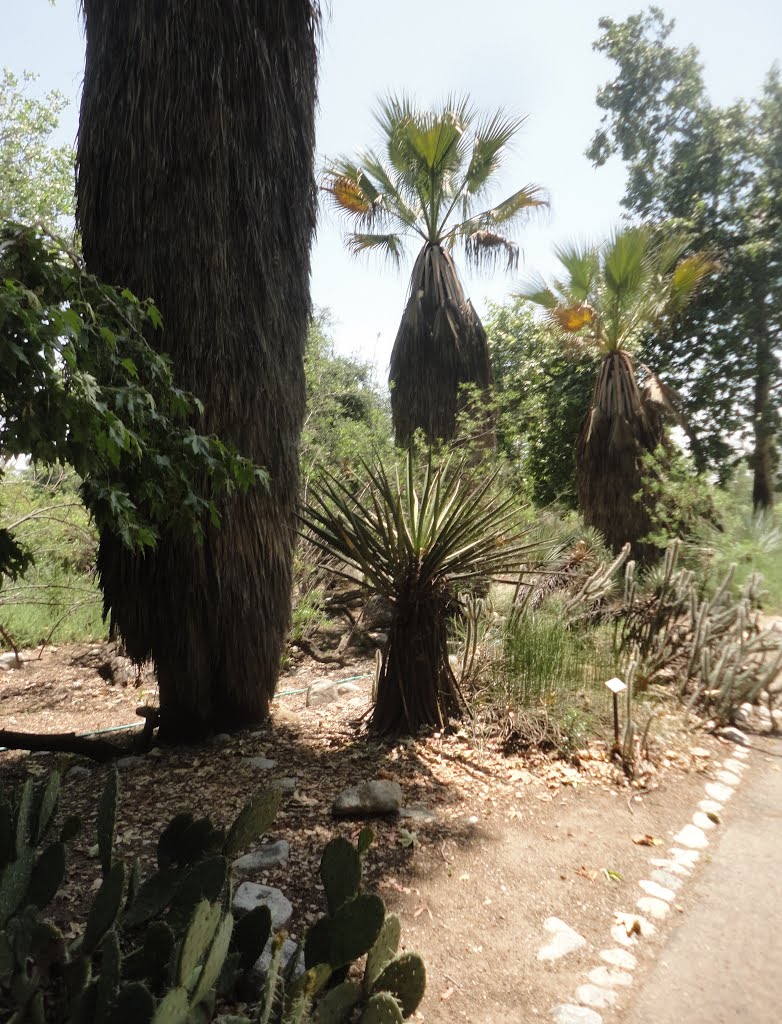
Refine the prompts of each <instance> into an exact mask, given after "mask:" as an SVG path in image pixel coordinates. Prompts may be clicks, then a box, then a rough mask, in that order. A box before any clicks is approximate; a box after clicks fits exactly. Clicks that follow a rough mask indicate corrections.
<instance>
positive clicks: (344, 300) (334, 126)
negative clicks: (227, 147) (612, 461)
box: [0, 0, 782, 377]
mask: <svg viewBox="0 0 782 1024" xmlns="http://www.w3.org/2000/svg"><path fill="white" fill-rule="evenodd" d="M658 5H659V6H662V7H663V8H664V10H665V12H666V15H667V16H669V17H674V18H675V19H676V22H677V27H676V31H675V35H674V42H675V43H677V44H679V45H686V44H688V43H694V44H695V46H696V47H697V48H698V49H699V50H700V53H701V59H702V61H703V63H704V67H705V76H706V81H707V84H708V87H709V89H710V91H711V94H712V97H713V99H714V100H715V101H716V102H719V103H726V102H729V101H731V100H733V99H735V98H737V97H739V96H747V97H749V96H752V95H755V94H757V92H758V90H759V88H760V85H761V83H762V80H763V77H764V75H765V73H766V71H767V70H768V68H769V67H770V66H771V64H772V63H773V62H774V61H775V60H782V3H779V2H778V0H743V2H742V3H740V4H737V3H736V2H735V0H730V2H728V0H675V2H673V0H672V2H669V3H664V2H662V0H660V2H659V4H658ZM645 6H647V5H645V4H643V3H641V2H640V0H634V2H630V3H628V2H624V0H548V3H545V4H541V3H539V2H537V3H534V4H532V3H525V2H524V0H395V2H394V3H393V4H379V3H372V2H371V0H370V2H367V0H332V2H331V4H330V8H331V12H330V16H329V17H328V18H327V20H326V22H325V25H324V40H323V49H322V59H321V74H320V116H319V125H318V154H319V156H318V160H319V164H320V163H321V162H322V159H323V157H324V156H326V155H329V156H333V155H336V154H339V153H353V152H354V151H355V150H356V149H358V148H360V147H363V146H365V145H367V144H370V143H373V142H374V141H375V134H374V133H375V129H374V126H373V123H372V117H371V110H372V106H373V104H374V101H375V98H376V97H377V96H378V95H379V94H382V93H385V92H388V91H391V90H394V91H401V90H405V91H407V92H410V93H413V94H415V95H416V96H417V97H418V99H419V100H420V101H421V103H423V104H426V103H430V102H435V101H437V100H439V99H441V98H442V97H443V96H444V95H445V94H447V93H449V92H459V93H461V92H468V93H469V94H470V95H471V97H472V99H473V100H474V102H475V103H476V104H477V105H479V106H480V107H482V108H485V109H494V108H496V107H498V106H504V107H506V108H507V109H508V110H509V111H510V112H512V113H514V114H523V115H526V116H527V121H526V124H525V127H524V129H523V130H522V132H521V134H520V136H519V138H518V141H517V144H516V146H515V149H514V152H513V154H512V156H511V158H510V159H509V161H508V163H507V166H506V168H505V170H504V172H503V176H502V179H501V183H500V188H499V189H498V192H497V194H496V196H494V197H492V198H495V199H501V198H504V196H505V195H507V194H509V193H511V192H513V191H515V189H517V188H519V187H520V186H521V185H525V184H527V183H529V182H536V183H538V184H541V185H543V186H545V188H546V189H547V190H548V192H549V194H550V196H551V211H550V213H549V214H548V215H545V216H543V217H542V218H541V219H540V220H539V221H538V222H537V223H531V224H530V225H529V226H528V227H527V228H525V229H524V231H523V233H522V234H521V235H520V236H519V241H520V243H521V246H522V249H523V253H524V257H525V262H524V267H523V271H542V272H543V273H546V272H548V271H550V270H551V269H552V267H553V265H554V260H553V258H552V255H551V250H552V247H553V245H554V244H555V243H556V242H557V241H559V240H562V239H567V238H574V237H579V238H583V237H590V238H601V237H602V236H604V235H605V234H606V233H607V231H608V230H610V228H611V226H612V225H613V224H614V223H615V222H616V220H617V219H618V217H619V213H620V208H619V200H620V198H621V195H622V191H623V173H622V168H621V165H620V164H618V163H614V164H613V165H609V166H607V167H604V168H601V169H600V170H597V171H596V170H593V169H592V167H591V165H590V164H589V162H588V161H587V160H586V158H585V157H584V156H583V152H584V150H585V148H586V147H587V145H588V144H589V141H590V139H591V137H592V134H593V132H594V131H595V129H596V127H597V125H598V121H599V111H598V109H597V107H596V105H595V93H596V90H597V87H598V86H599V85H600V84H602V83H603V82H605V81H606V80H607V79H608V78H610V77H613V74H614V68H613V65H612V64H610V63H609V62H607V61H605V60H603V59H602V58H599V57H598V56H597V55H596V54H594V53H593V52H592V42H593V41H594V39H595V38H596V37H597V35H598V27H597V22H598V18H600V17H601V16H602V15H610V16H611V17H613V18H616V19H622V18H625V17H627V16H628V15H630V14H635V13H637V12H638V11H639V10H641V9H642V8H643V7H645ZM83 60H84V40H83V35H82V29H81V21H80V17H79V15H78V3H77V0H57V3H56V6H55V7H51V6H50V5H49V3H48V0H0V64H2V65H4V66H7V67H9V68H11V70H13V71H14V72H16V73H20V72H21V71H22V70H29V71H35V72H37V73H38V74H39V75H40V82H39V83H38V85H39V87H40V89H41V91H42V92H43V91H47V90H49V89H54V88H56V89H59V90H60V91H61V92H63V93H65V94H66V95H67V96H69V97H71V99H72V102H71V106H70V107H69V109H68V110H67V111H66V112H65V114H64V116H63V123H62V133H61V135H62V139H63V141H73V140H74V138H75V135H76V129H77V123H78V97H79V91H80V87H81V80H82V69H83ZM409 270H410V265H409V264H407V265H405V266H404V267H403V269H402V270H401V271H395V270H394V269H393V268H391V267H386V266H383V265H381V264H379V263H378V262H376V261H372V260H366V259H364V260H356V259H354V258H353V257H351V256H350V255H349V254H348V253H347V252H346V251H345V250H344V248H343V246H342V243H341V234H340V228H339V225H338V224H336V223H335V222H334V220H333V218H332V215H331V214H330V213H329V211H327V210H323V211H322V213H321V217H320V225H319V229H318V238H317V241H316V243H315V248H314V251H313V273H312V294H313V300H314V302H315V303H316V304H317V305H319V306H327V307H328V308H329V309H330V310H331V312H332V316H333V318H334V333H335V338H336V341H337V346H338V348H339V349H340V350H341V351H344V352H350V353H358V354H360V355H362V356H364V357H365V358H368V359H372V360H374V361H375V362H376V363H377V364H378V369H379V372H380V376H381V377H384V376H385V371H386V368H387V364H388V357H389V354H390V351H391V346H392V345H393V342H394V336H395V334H396V329H397V326H398V323H399V317H400V315H401V312H402V309H403V306H404V302H405V297H406V291H407V276H408V273H409ZM464 281H465V286H466V289H467V292H468V294H469V295H470V296H471V298H472V300H473V302H474V304H475V305H476V307H477V308H478V311H479V313H480V312H482V311H483V310H484V308H485V301H486V299H492V300H494V301H503V300H505V299H506V298H508V297H509V296H510V294H511V292H512V291H513V285H514V279H513V278H512V277H507V276H505V275H503V274H501V273H497V274H496V275H493V276H491V277H486V276H485V275H483V276H479V277H474V276H472V275H469V274H465V275H464ZM516 281H518V278H516Z"/></svg>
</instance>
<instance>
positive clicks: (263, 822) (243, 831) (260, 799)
mask: <svg viewBox="0 0 782 1024" xmlns="http://www.w3.org/2000/svg"><path fill="white" fill-rule="evenodd" d="M281 800H282V791H281V790H279V789H267V790H264V791H263V792H261V793H257V794H256V795H255V796H254V797H253V798H252V800H250V801H249V802H248V803H247V804H245V806H244V807H243V808H242V810H241V811H240V812H239V814H238V816H237V818H236V820H235V821H234V823H233V825H231V828H230V830H229V832H228V836H227V838H226V840H225V845H224V846H223V854H224V855H225V856H226V857H227V858H228V859H229V860H230V859H232V858H233V857H236V856H238V855H239V854H240V853H241V852H242V850H245V849H246V848H247V847H248V846H249V845H250V844H251V843H254V842H255V841H256V840H257V839H259V838H260V837H261V836H262V835H263V834H264V832H267V831H268V829H269V828H271V825H272V822H273V821H274V819H275V818H276V816H277V811H278V810H279V809H280V801H281Z"/></svg>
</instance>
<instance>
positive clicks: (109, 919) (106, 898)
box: [82, 861, 125, 953]
mask: <svg viewBox="0 0 782 1024" xmlns="http://www.w3.org/2000/svg"><path fill="white" fill-rule="evenodd" d="M124 888H125V865H124V864H123V863H122V861H117V863H116V864H113V865H112V867H111V870H110V871H109V873H108V874H107V875H106V877H105V878H104V879H103V882H102V883H101V887H100V889H98V891H97V893H96V894H95V899H94V900H93V901H92V906H91V907H90V912H89V915H88V917H87V925H86V927H85V929H84V941H83V943H82V948H83V950H84V952H85V953H92V951H93V950H94V949H95V948H96V947H97V945H98V943H99V942H100V940H101V939H102V938H103V936H104V935H105V934H106V932H107V931H108V930H109V929H110V928H111V927H112V926H113V925H114V922H115V921H116V920H117V915H118V914H119V909H120V906H121V905H122V892H123V889H124Z"/></svg>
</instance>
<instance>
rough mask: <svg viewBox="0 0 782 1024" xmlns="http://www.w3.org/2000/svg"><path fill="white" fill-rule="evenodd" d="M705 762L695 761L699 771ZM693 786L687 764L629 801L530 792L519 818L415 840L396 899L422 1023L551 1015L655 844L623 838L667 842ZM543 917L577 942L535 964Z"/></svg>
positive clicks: (699, 783)
mask: <svg viewBox="0 0 782 1024" xmlns="http://www.w3.org/2000/svg"><path fill="white" fill-rule="evenodd" d="M707 764H708V759H706V758H704V759H702V763H701V764H699V765H698V767H700V768H703V771H704V773H708V772H707V768H706V765H707ZM703 784H704V775H703V774H701V773H700V772H697V771H696V772H694V773H693V774H691V775H688V776H684V777H679V778H677V779H672V780H671V781H670V782H669V783H668V784H666V785H665V786H664V787H663V788H661V789H659V790H657V791H656V792H654V793H651V794H649V795H647V796H644V797H643V798H641V799H640V800H638V801H636V800H633V799H632V798H631V797H628V794H627V792H626V791H618V790H616V789H614V790H611V789H608V790H597V791H596V790H595V789H594V788H586V787H584V788H583V789H582V788H578V787H576V788H573V787H566V788H564V789H563V790H562V791H561V792H560V793H559V795H557V796H556V797H554V798H553V799H550V800H548V801H546V800H540V799H539V797H540V795H541V794H540V793H537V794H536V793H535V792H534V791H532V792H530V793H528V794H525V797H524V798H523V799H522V800H520V801H519V806H518V810H517V811H516V814H517V816H514V817H511V818H509V815H508V814H507V813H503V812H500V813H496V812H492V813H490V814H488V815H487V814H485V813H484V814H479V816H478V821H477V823H476V824H474V825H473V826H472V834H471V836H470V837H469V838H466V839H465V840H464V841H463V842H461V843H458V844H457V843H455V842H444V843H440V844H439V845H437V846H434V847H432V846H426V847H424V849H422V850H421V851H420V853H417V854H416V860H415V870H414V872H413V874H412V877H411V878H410V879H409V880H408V881H407V882H406V885H407V886H408V887H409V888H410V889H411V891H410V892H409V893H402V894H399V895H398V901H397V902H398V909H399V911H400V913H401V915H402V921H403V930H402V934H403V938H404V940H405V943H406V944H407V945H408V947H409V948H416V949H418V950H420V951H422V952H423V953H424V954H425V957H426V963H427V970H428V976H429V986H428V997H427V999H426V1001H425V1003H424V1005H423V1006H422V1007H421V1010H420V1011H419V1017H420V1019H421V1020H425V1021H431V1022H440V1021H443V1022H445V1021H457V1020H469V1021H471V1022H473V1024H497V1022H498V1021H504V1020H507V1021H513V1020H525V1021H529V1020H532V1019H534V1018H535V1017H538V1016H539V1017H540V1019H541V1020H546V1021H549V1020H550V1019H551V1008H552V1007H553V1006H555V1005H556V1004H558V1003H561V1002H563V1001H567V1000H568V999H569V997H570V996H571V995H572V993H573V991H574V990H575V988H576V987H577V985H579V984H581V983H582V982H584V981H585V977H584V975H585V972H586V971H587V970H589V969H591V968H593V967H594V966H595V965H596V963H597V962H598V961H597V951H598V950H600V949H602V948H604V947H605V946H606V944H607V942H608V941H609V940H608V934H609V930H610V927H611V925H612V924H613V923H614V913H615V911H616V910H617V908H624V909H626V910H627V912H631V911H632V910H633V907H634V904H635V900H636V899H637V897H638V895H639V893H638V892H637V883H638V881H639V879H641V878H644V877H647V876H648V873H649V859H650V857H652V856H654V855H655V852H659V851H655V850H654V849H653V848H650V847H646V846H640V845H636V843H634V842H633V838H634V837H636V838H638V837H640V836H641V835H650V836H653V837H654V838H655V839H660V840H661V841H662V842H663V844H669V843H670V840H671V838H672V836H673V835H674V834H675V833H676V832H677V831H678V829H679V828H680V827H681V825H682V823H683V822H684V821H686V820H687V819H688V818H689V816H690V815H691V813H692V808H693V807H694V805H695V803H696V802H697V800H698V799H699V797H700V796H701V795H702V790H703ZM607 871H610V872H611V873H612V875H611V876H609V875H608V874H607V873H606V872H607ZM623 901H624V903H623ZM392 902H393V901H392ZM624 904H626V907H625V906H624ZM549 917H558V918H562V919H564V920H565V921H566V922H567V924H569V925H570V926H571V927H573V928H574V929H575V930H576V931H577V932H578V933H579V934H580V935H582V936H583V937H584V938H585V939H586V940H587V944H586V945H585V946H584V947H583V949H581V950H579V951H576V952H575V953H573V954H570V955H569V956H567V957H565V958H563V959H562V960H560V961H558V962H556V963H543V962H540V961H539V960H538V959H537V953H538V950H539V949H540V947H541V946H542V945H543V944H544V943H545V942H546V940H547V938H550V936H547V934H546V932H545V931H544V930H543V922H544V920H546V919H547V918H549Z"/></svg>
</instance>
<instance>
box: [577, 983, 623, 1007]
mask: <svg viewBox="0 0 782 1024" xmlns="http://www.w3.org/2000/svg"><path fill="white" fill-rule="evenodd" d="M576 999H577V1000H578V1001H579V1003H583V1004H584V1005H585V1006H591V1007H592V1008H593V1009H596V1010H604V1009H605V1008H606V1007H607V1006H613V1005H614V1003H615V1002H616V992H614V991H613V990H612V989H610V988H599V987H598V986H597V985H579V986H578V988H577V989H576Z"/></svg>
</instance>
